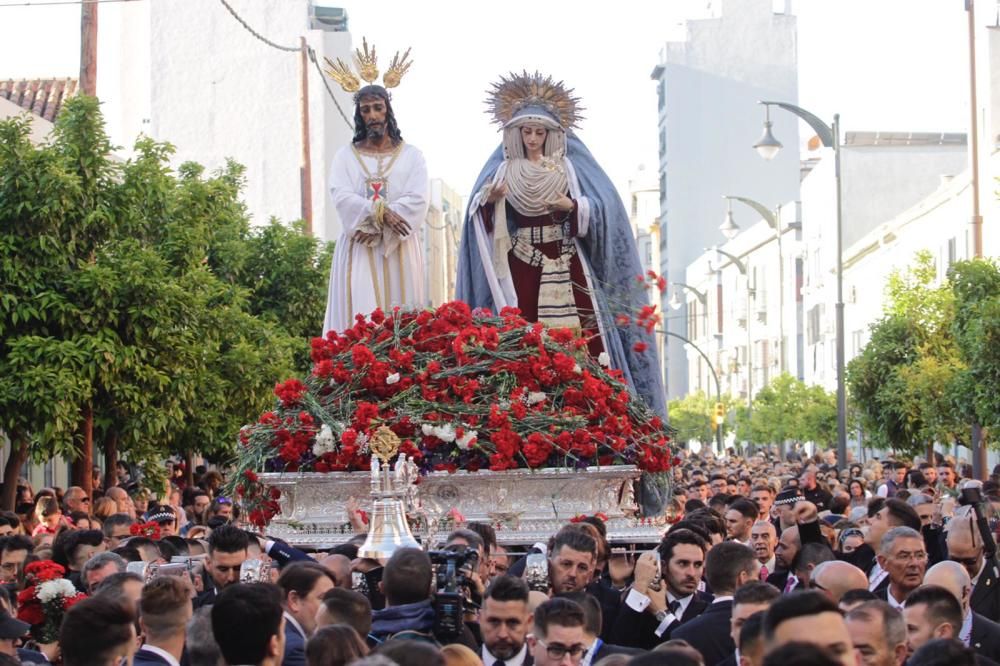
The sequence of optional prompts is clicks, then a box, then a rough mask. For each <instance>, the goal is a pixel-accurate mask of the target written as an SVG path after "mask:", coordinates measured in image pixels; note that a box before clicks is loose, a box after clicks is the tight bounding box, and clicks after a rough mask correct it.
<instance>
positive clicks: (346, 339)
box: [234, 301, 671, 525]
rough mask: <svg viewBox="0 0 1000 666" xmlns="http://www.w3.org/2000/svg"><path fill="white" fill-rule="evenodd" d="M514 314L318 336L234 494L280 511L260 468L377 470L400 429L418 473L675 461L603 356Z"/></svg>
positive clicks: (253, 440) (418, 315) (246, 439)
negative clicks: (374, 446)
mask: <svg viewBox="0 0 1000 666" xmlns="http://www.w3.org/2000/svg"><path fill="white" fill-rule="evenodd" d="M587 342H588V341H587V339H586V338H584V337H581V336H580V335H579V334H577V333H574V332H573V331H570V330H568V329H549V328H546V327H544V326H543V325H542V324H531V323H528V322H527V321H525V320H524V319H523V318H522V317H521V316H520V314H519V312H518V311H517V310H515V309H511V308H505V309H504V310H503V311H502V312H501V313H500V315H499V316H495V315H492V314H491V313H488V312H478V311H477V312H471V311H470V310H469V307H468V305H466V304H465V303H463V302H461V301H455V302H451V303H446V304H444V305H442V306H441V307H439V308H438V309H437V310H436V311H430V310H426V311H416V312H410V311H407V312H400V311H397V312H395V313H393V314H392V315H386V314H385V313H383V312H381V311H380V310H376V311H375V312H373V313H372V314H371V316H370V317H369V318H365V317H362V316H360V315H359V316H358V318H357V321H356V323H355V325H354V326H353V327H352V328H350V329H347V330H346V331H343V332H342V333H340V334H337V333H335V332H331V333H329V334H328V335H327V337H326V338H314V339H313V341H312V359H313V362H314V366H313V371H312V375H311V376H310V377H309V378H308V379H306V380H305V381H300V380H298V379H290V380H288V381H286V382H283V383H281V384H278V385H277V386H276V387H275V390H274V393H275V396H276V397H277V401H276V405H275V408H274V409H273V410H272V411H268V412H266V413H264V414H263V415H262V416H261V417H260V419H259V421H258V422H257V423H255V424H253V425H250V426H246V427H244V428H243V429H242V430H241V432H240V443H241V447H240V456H239V459H238V461H237V474H236V477H235V478H236V481H235V484H234V485H235V490H236V493H237V494H238V495H239V496H241V497H242V498H243V500H244V503H245V504H246V505H247V508H248V510H249V513H248V517H249V519H250V521H251V522H253V523H255V524H258V525H264V524H266V522H267V521H269V520H270V518H271V517H273V516H274V515H275V514H276V513H277V511H278V502H277V500H278V492H277V490H276V489H273V488H268V487H267V486H266V485H265V484H264V483H262V481H261V480H260V479H259V477H258V476H257V474H256V471H261V470H263V471H269V472H278V471H288V472H296V471H299V472H306V471H311V472H334V471H341V472H342V471H357V470H368V469H369V468H370V464H371V463H370V457H371V452H370V450H369V447H368V443H369V440H370V439H371V438H372V437H373V436H375V435H376V433H380V435H385V434H386V433H387V431H391V434H392V435H395V437H397V438H398V439H399V440H400V446H399V450H400V452H401V453H404V454H406V455H408V456H413V458H414V460H415V461H416V463H417V464H418V465H419V466H420V469H421V471H422V472H424V473H426V472H430V471H440V470H445V471H455V470H460V469H461V470H467V471H477V470H480V469H489V470H495V471H499V470H508V469H515V468H541V467H572V468H583V467H588V466H595V465H601V466H605V465H624V464H628V465H637V466H638V467H639V468H640V469H642V470H644V471H647V472H663V471H665V470H667V469H668V468H669V467H670V463H671V451H670V430H669V429H668V427H667V426H666V425H665V424H664V423H662V421H661V419H660V418H659V417H658V416H656V415H655V414H654V413H653V412H652V411H651V410H650V409H649V408H648V407H647V405H646V404H645V403H644V402H643V401H642V400H640V399H639V398H637V397H635V396H634V395H633V394H632V393H631V392H630V391H629V390H628V387H627V386H626V383H625V381H624V379H623V377H622V375H621V373H620V372H619V371H617V370H611V369H609V368H607V367H606V363H607V359H606V357H607V355H606V354H602V355H601V357H600V358H594V357H593V356H591V355H590V354H589V353H588V350H587Z"/></svg>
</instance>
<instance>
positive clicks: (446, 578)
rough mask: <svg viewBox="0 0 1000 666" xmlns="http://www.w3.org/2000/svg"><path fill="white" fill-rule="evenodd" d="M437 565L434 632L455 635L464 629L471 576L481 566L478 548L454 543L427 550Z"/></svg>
mask: <svg viewBox="0 0 1000 666" xmlns="http://www.w3.org/2000/svg"><path fill="white" fill-rule="evenodd" d="M427 555H428V556H429V557H430V559H431V565H432V566H433V567H434V590H435V593H434V635H435V636H438V637H441V638H455V637H457V636H460V635H461V633H462V626H463V623H464V619H463V618H464V615H465V605H466V603H470V604H471V603H472V602H471V600H470V599H468V598H467V595H468V594H469V590H470V588H471V580H470V578H471V576H472V574H473V572H474V571H475V570H476V568H477V567H478V566H479V552H478V551H477V550H476V549H474V548H469V547H468V546H451V547H449V548H447V549H445V550H432V551H430V552H428V553H427Z"/></svg>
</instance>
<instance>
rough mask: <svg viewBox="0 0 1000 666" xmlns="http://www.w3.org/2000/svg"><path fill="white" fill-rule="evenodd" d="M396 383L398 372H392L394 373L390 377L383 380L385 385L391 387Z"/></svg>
mask: <svg viewBox="0 0 1000 666" xmlns="http://www.w3.org/2000/svg"><path fill="white" fill-rule="evenodd" d="M397 382H399V373H398V372H394V373H392V374H391V375H389V376H388V377H386V378H385V383H386V384H388V385H389V386H392V385H393V384H395V383H397Z"/></svg>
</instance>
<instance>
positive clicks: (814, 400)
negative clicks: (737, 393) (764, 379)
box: [736, 373, 837, 446]
mask: <svg viewBox="0 0 1000 666" xmlns="http://www.w3.org/2000/svg"><path fill="white" fill-rule="evenodd" d="M746 416H747V413H746V406H745V405H740V406H739V408H738V409H737V426H738V427H737V430H736V436H737V438H740V439H745V440H748V441H752V442H754V443H757V444H779V445H780V444H782V443H783V442H787V441H799V442H815V443H816V444H817V445H819V446H827V445H829V444H831V443H832V442H834V441H836V437H837V400H836V397H835V396H834V395H833V394H832V393H830V392H829V391H826V390H824V389H823V387H821V386H807V385H806V384H805V383H804V382H803V381H802V380H800V379H797V378H795V377H793V376H792V375H790V374H788V373H782V374H780V375H778V376H777V377H775V378H774V379H772V380H771V382H770V383H769V384H768V385H767V386H765V387H764V388H762V389H760V391H758V392H757V394H756V395H755V396H754V400H753V409H752V411H751V414H750V422H749V427H748V424H747V418H746Z"/></svg>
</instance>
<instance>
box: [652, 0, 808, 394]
mask: <svg viewBox="0 0 1000 666" xmlns="http://www.w3.org/2000/svg"><path fill="white" fill-rule="evenodd" d="M773 6H774V3H773V2H772V0H724V1H723V2H720V3H717V5H716V7H717V12H716V15H715V16H713V17H712V18H706V19H698V20H692V21H688V22H687V24H686V25H687V39H685V40H684V41H682V42H672V43H668V44H667V45H666V46H665V48H664V49H663V51H662V52H661V55H660V62H659V63H658V64H657V66H656V67H655V69H654V70H653V75H652V76H653V79H654V80H656V81H657V92H658V99H659V156H660V164H659V193H660V227H661V228H660V257H661V268H660V272H661V273H662V274H663V275H665V276H666V277H667V279H668V280H669V281H670V282H671V283H675V282H686V280H685V274H686V269H687V267H688V265H689V264H691V263H692V262H693V261H695V260H696V259H697V257H699V256H700V255H701V254H702V253H703V251H704V248H705V247H709V246H711V245H714V244H716V243H719V242H721V241H722V238H721V237H720V235H719V231H718V226H719V222H720V221H721V220H722V217H723V214H724V212H725V207H724V205H723V203H722V199H721V197H722V196H723V195H727V194H734V195H741V196H747V197H751V198H753V199H756V200H758V201H762V202H765V203H767V205H768V206H776V205H778V204H779V203H782V202H787V201H795V200H796V199H797V198H798V186H799V159H798V155H797V154H795V152H796V151H795V150H787V151H782V154H779V155H778V157H777V158H776V159H775V160H773V161H771V162H767V163H764V162H762V161H761V160H760V158H759V157H758V156H757V154H756V153H755V152H754V151H753V149H752V148H751V146H752V144H753V143H754V141H755V140H756V139H757V137H758V136H760V131H761V130H760V122H761V118H762V116H763V112H762V110H761V108H760V107H759V106H758V105H757V101H758V100H778V101H784V102H791V103H793V104H794V103H796V101H797V97H798V78H797V54H796V22H795V17H794V16H792V15H791V14H790V13H788V11H787V9H786V11H784V12H782V13H776V12H775V11H774V7H773ZM772 120H773V121H774V132H775V134H776V135H780V136H781V137H782V141H783V142H784V143H785V145H787V146H797V145H798V124H797V122H796V120H795V118H794V117H793V116H792V115H791V114H775V115H774V116H773V117H772ZM734 214H735V215H736V219H737V222H738V223H739V224H740V225H741V226H743V227H744V228H746V227H748V226H750V224H751V223H752V221H753V220H754V216H753V213H752V211H745V210H741V211H734ZM668 298H669V297H668V296H665V297H664V299H663V301H664V305H666V303H667V300H668ZM679 314H681V315H683V314H684V312H683V310H682V311H681V312H680V313H679ZM667 321H668V326H669V330H670V331H672V332H674V333H679V334H682V335H683V334H684V332H685V326H684V319H683V317H681V318H672V319H668V320H667ZM666 350H667V368H668V369H667V381H666V389H667V396H668V398H669V399H673V398H676V397H679V396H682V395H684V394H685V393H687V392H688V389H689V386H688V360H687V354H686V353H685V352H684V350H683V347H682V344H681V342H680V341H678V340H676V339H674V338H671V339H670V340H669V341H668V343H667V348H666Z"/></svg>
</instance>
